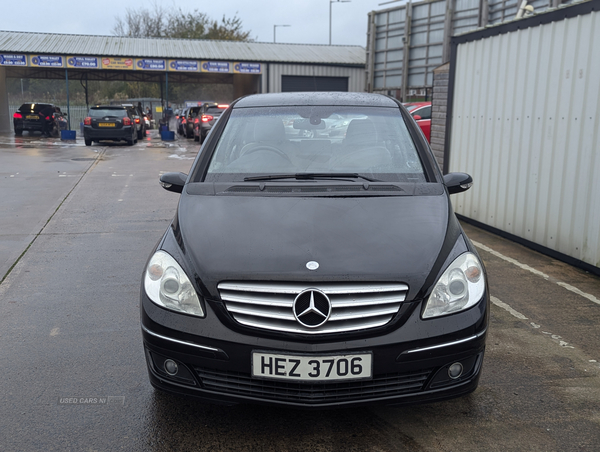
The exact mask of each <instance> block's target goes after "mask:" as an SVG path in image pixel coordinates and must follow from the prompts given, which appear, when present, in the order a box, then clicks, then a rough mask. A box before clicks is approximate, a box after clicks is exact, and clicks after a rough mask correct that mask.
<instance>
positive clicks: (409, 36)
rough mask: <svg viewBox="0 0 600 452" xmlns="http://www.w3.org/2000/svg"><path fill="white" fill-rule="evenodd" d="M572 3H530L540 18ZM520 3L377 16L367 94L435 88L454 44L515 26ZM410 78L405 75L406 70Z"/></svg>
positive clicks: (422, 6)
mask: <svg viewBox="0 0 600 452" xmlns="http://www.w3.org/2000/svg"><path fill="white" fill-rule="evenodd" d="M571 1H573V0H529V1H528V4H530V5H531V6H533V7H534V8H535V11H536V13H540V12H542V11H544V10H546V9H548V8H550V7H552V6H557V5H558V4H567V3H570V2H571ZM520 4H521V1H520V0H424V1H420V2H416V3H411V2H408V3H405V4H403V5H401V6H396V7H393V8H389V9H385V10H382V11H373V12H371V13H370V14H369V28H368V35H367V91H386V90H403V89H404V90H405V91H406V93H405V94H404V95H403V98H406V96H407V95H411V91H414V90H423V89H426V88H431V87H432V84H433V70H434V69H435V68H436V67H437V66H440V65H441V64H442V63H445V62H447V61H448V60H449V57H450V55H449V46H450V38H451V37H452V36H456V35H459V34H462V33H466V32H468V31H471V30H475V29H476V28H478V27H484V26H486V25H490V24H497V23H500V22H504V21H506V20H512V19H514V18H515V15H516V14H517V9H518V6H519V5H520ZM405 67H406V68H407V73H406V74H405V73H404V68H405Z"/></svg>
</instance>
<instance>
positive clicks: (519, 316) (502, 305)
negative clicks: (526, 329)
mask: <svg viewBox="0 0 600 452" xmlns="http://www.w3.org/2000/svg"><path fill="white" fill-rule="evenodd" d="M490 301H491V302H492V303H494V304H495V305H496V306H498V307H499V308H502V309H504V310H505V311H508V312H509V313H511V314H512V315H513V316H515V317H516V318H517V319H521V320H527V317H525V316H524V315H523V314H521V313H520V312H519V311H517V310H515V309H513V308H511V307H510V306H509V305H507V304H506V303H504V302H503V301H500V300H499V299H498V298H496V297H494V296H491V297H490Z"/></svg>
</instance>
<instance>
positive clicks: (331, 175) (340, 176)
mask: <svg viewBox="0 0 600 452" xmlns="http://www.w3.org/2000/svg"><path fill="white" fill-rule="evenodd" d="M277 179H296V180H311V179H364V180H366V181H369V182H381V181H380V180H378V179H372V178H370V177H367V176H363V175H361V174H358V173H296V174H266V175H264V176H251V177H244V182H249V181H254V180H256V181H262V180H277Z"/></svg>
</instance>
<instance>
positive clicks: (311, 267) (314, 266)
mask: <svg viewBox="0 0 600 452" xmlns="http://www.w3.org/2000/svg"><path fill="white" fill-rule="evenodd" d="M306 268H308V269H309V270H311V271H315V270H316V269H317V268H319V263H318V262H315V261H310V262H307V263H306Z"/></svg>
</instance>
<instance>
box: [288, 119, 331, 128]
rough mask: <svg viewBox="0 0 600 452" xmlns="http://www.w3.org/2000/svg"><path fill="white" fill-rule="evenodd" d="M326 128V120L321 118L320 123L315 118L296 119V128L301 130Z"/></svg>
mask: <svg viewBox="0 0 600 452" xmlns="http://www.w3.org/2000/svg"><path fill="white" fill-rule="evenodd" d="M324 128H325V122H324V121H321V120H319V122H318V123H316V121H315V120H314V119H295V120H294V129H299V130H322V129H324Z"/></svg>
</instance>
